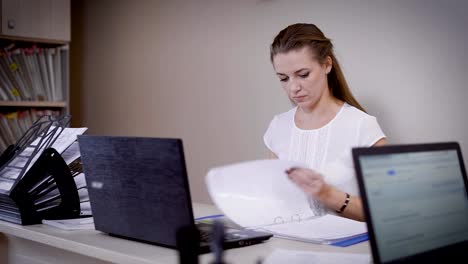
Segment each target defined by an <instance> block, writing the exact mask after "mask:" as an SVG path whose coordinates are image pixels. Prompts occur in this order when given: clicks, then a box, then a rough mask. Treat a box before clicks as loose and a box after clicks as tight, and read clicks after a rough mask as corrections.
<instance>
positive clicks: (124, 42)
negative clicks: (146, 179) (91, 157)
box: [71, 0, 468, 202]
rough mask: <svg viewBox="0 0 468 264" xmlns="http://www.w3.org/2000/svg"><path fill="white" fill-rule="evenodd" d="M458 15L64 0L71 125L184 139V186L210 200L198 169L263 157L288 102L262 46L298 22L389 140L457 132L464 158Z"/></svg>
mask: <svg viewBox="0 0 468 264" xmlns="http://www.w3.org/2000/svg"><path fill="white" fill-rule="evenodd" d="M467 13H468V3H466V1H464V0H449V1H438V0H411V1H399V0H396V1H374V0H353V1H346V0H342V1H337V0H332V1H288V0H240V1H228V0H212V1H205V0H196V1H181V0H172V1H164V0H160V1H150V0H148V1H145V0H139V1H130V0H128V1H124V0H112V1H111V0H100V1H93V0H83V1H72V42H71V114H72V115H73V126H87V127H89V131H88V133H90V134H100V135H126V136H147V137H179V138H182V139H183V141H184V147H185V155H186V160H187V168H188V173H189V178H190V184H191V191H192V197H193V199H194V200H195V201H199V202H210V200H209V196H208V193H207V191H206V188H205V183H204V177H205V175H206V172H207V170H208V169H209V168H211V167H213V166H219V165H223V164H227V163H232V162H239V161H244V160H250V159H261V158H266V157H267V155H268V153H267V150H266V149H265V147H264V145H263V133H264V131H265V129H266V128H267V126H268V123H269V122H270V120H271V118H272V117H273V115H275V114H277V113H280V112H283V111H285V110H287V109H289V108H290V107H291V105H290V103H289V101H288V99H287V98H286V95H285V93H284V92H283V91H282V89H281V87H280V83H279V81H278V80H277V78H276V76H275V74H274V72H273V69H272V66H271V64H270V61H269V44H270V43H271V41H272V39H273V37H274V36H275V35H276V34H277V33H278V32H279V30H281V29H283V28H284V27H286V26H287V25H289V24H292V23H296V22H308V23H315V24H316V25H318V26H319V27H320V28H321V29H322V30H323V31H324V32H325V34H326V35H327V36H328V37H329V38H331V39H332V40H333V43H334V45H335V50H336V54H337V57H338V59H339V61H340V63H341V66H342V67H343V69H344V72H345V76H346V77H347V80H348V83H349V85H350V87H351V89H352V91H353V92H354V95H355V96H356V97H357V99H358V100H359V101H360V102H361V104H362V105H363V106H364V107H365V108H366V109H367V111H368V112H369V113H370V114H372V115H374V116H376V117H377V118H378V121H379V123H380V125H381V126H382V128H383V130H384V132H385V133H386V134H387V136H388V139H389V142H390V143H420V142H433V141H446V140H451V141H452V140H454V141H458V142H460V143H461V146H462V150H463V151H464V152H465V153H464V154H465V157H464V159H465V164H467V161H468V158H467V157H468V111H467V109H468V108H467V103H468V102H467V100H468V87H467V81H468V53H467V52H466V49H467V47H468V32H467V30H466V26H467V25H468V16H466V14H467Z"/></svg>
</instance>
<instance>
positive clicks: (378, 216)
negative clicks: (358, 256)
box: [352, 142, 468, 263]
mask: <svg viewBox="0 0 468 264" xmlns="http://www.w3.org/2000/svg"><path fill="white" fill-rule="evenodd" d="M352 153H353V159H354V164H355V168H356V176H357V179H358V183H359V188H360V192H361V197H362V202H363V206H364V211H365V215H366V220H367V227H368V231H369V240H370V244H371V248H372V256H373V258H374V262H375V263H445V262H447V261H448V260H449V259H452V257H455V259H457V257H459V258H458V259H462V258H461V257H462V256H464V259H465V260H466V256H468V253H467V252H468V187H467V176H466V171H465V167H464V162H463V158H462V153H461V150H460V146H459V145H458V143H455V142H449V143H431V144H414V145H394V146H383V147H372V148H355V149H353V150H352Z"/></svg>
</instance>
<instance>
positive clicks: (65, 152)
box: [0, 127, 91, 224]
mask: <svg viewBox="0 0 468 264" xmlns="http://www.w3.org/2000/svg"><path fill="white" fill-rule="evenodd" d="M53 129H54V130H61V131H58V132H56V133H57V135H58V136H57V138H56V139H55V142H54V143H53V144H52V145H51V147H52V148H54V149H55V150H56V151H57V152H58V153H59V154H61V156H62V158H63V160H64V161H65V163H66V164H67V165H68V167H69V169H70V171H71V174H72V176H73V180H74V182H75V185H76V188H77V190H78V195H79V199H80V208H81V212H80V214H81V215H91V208H90V204H89V196H88V192H87V187H86V181H85V177H84V174H83V172H82V168H81V166H80V151H79V148H78V143H77V141H76V140H77V135H81V134H83V133H84V132H85V131H86V130H87V128H57V127H56V128H53ZM51 130H52V128H51ZM51 130H49V131H50V132H49V133H45V134H42V135H40V136H39V137H37V138H36V139H35V140H34V142H33V143H31V144H30V145H28V146H27V147H26V148H24V150H23V151H22V152H21V153H20V154H19V155H16V156H14V158H13V159H12V160H11V161H8V162H7V163H6V164H4V166H3V167H1V170H0V219H1V220H6V221H9V222H13V223H18V224H21V223H22V218H21V214H20V210H19V208H18V205H17V204H16V203H15V202H13V200H12V199H11V198H10V196H9V195H10V193H11V192H12V190H13V189H14V188H15V186H16V185H17V184H18V183H19V182H20V181H21V180H22V177H24V176H25V175H26V174H27V172H28V171H29V170H30V169H31V167H32V166H33V165H34V164H35V162H36V161H37V160H38V158H39V157H40V156H41V154H42V152H43V151H44V149H45V148H46V145H45V144H44V146H41V145H40V144H39V142H43V141H44V140H41V137H47V136H50V135H53V133H52V131H51ZM36 149H38V150H39V151H37V153H36ZM34 153H35V154H34ZM28 193H30V194H31V195H33V194H34V201H33V202H34V205H33V206H34V208H35V210H37V211H41V210H48V209H50V208H53V207H55V206H57V205H58V204H60V201H61V200H60V198H61V197H60V192H59V190H58V188H57V185H56V184H55V182H53V179H52V178H51V177H50V176H49V178H46V179H45V180H43V181H42V182H39V183H38V184H36V185H35V186H33V187H32V189H31V190H28Z"/></svg>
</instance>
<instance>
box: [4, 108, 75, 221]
mask: <svg viewBox="0 0 468 264" xmlns="http://www.w3.org/2000/svg"><path fill="white" fill-rule="evenodd" d="M69 120H70V116H68V115H67V116H62V117H60V118H55V117H51V116H44V117H41V118H40V119H39V120H37V121H36V122H35V123H34V124H33V126H32V127H31V128H29V129H28V130H27V131H26V132H25V133H24V135H23V136H22V137H21V138H20V139H19V140H18V141H17V142H16V144H14V145H10V146H9V147H8V148H7V150H6V151H5V152H4V153H3V154H2V155H1V156H0V184H1V185H0V220H5V221H9V222H13V223H17V224H21V225H31V224H39V223H41V221H42V219H64V218H78V217H79V216H80V200H79V196H78V191H77V188H76V184H75V181H74V179H73V176H72V173H71V171H70V168H69V167H68V165H67V164H66V162H65V161H64V160H63V158H62V156H61V155H60V154H59V153H58V152H57V151H56V150H55V149H53V148H51V146H52V144H53V143H54V142H55V140H56V139H57V138H58V136H59V135H60V133H61V131H62V130H63V129H64V128H65V127H66V126H67V125H68V124H69ZM30 164H32V166H30ZM28 167H30V168H29V169H28Z"/></svg>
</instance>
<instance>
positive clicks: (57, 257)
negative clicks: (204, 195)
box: [0, 203, 370, 264]
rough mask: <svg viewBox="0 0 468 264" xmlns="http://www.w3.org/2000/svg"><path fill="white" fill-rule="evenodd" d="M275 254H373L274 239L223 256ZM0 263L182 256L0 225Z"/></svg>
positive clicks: (253, 258)
mask: <svg viewBox="0 0 468 264" xmlns="http://www.w3.org/2000/svg"><path fill="white" fill-rule="evenodd" d="M214 213H218V210H217V209H216V208H215V207H214V206H212V205H207V204H199V203H194V214H195V217H200V216H205V215H211V214H214ZM275 249H289V250H311V251H322V252H324V251H328V252H342V253H343V252H349V253H370V248H369V243H368V242H363V243H359V244H357V245H353V246H350V247H345V248H340V247H334V246H325V245H315V244H310V243H302V242H296V241H291V240H284V239H277V238H271V239H270V240H268V241H267V242H265V243H262V244H259V245H253V246H248V247H244V248H237V249H229V250H226V251H225V254H224V256H225V260H226V261H227V262H229V263H231V264H236V263H242V264H249V263H252V264H254V263H256V262H257V261H258V260H260V259H261V258H264V257H266V256H267V255H268V254H269V253H271V252H272V251H273V250H275ZM211 260H212V255H211V254H204V255H201V256H200V263H209V262H210V261H211ZM0 263H13V264H17V263H28V264H30V263H32V264H34V263H41V264H42V263H79V264H86V263H132V264H139V263H148V264H149V263H152V264H154V263H178V252H177V250H173V249H168V248H164V247H158V246H154V245H150V244H146V243H140V242H135V241H130V240H126V239H121V238H115V237H111V236H109V235H107V234H104V233H102V232H99V231H95V230H78V231H65V230H61V229H57V228H54V227H50V226H46V225H30V226H20V225H16V224H12V223H8V222H3V221H0Z"/></svg>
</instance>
